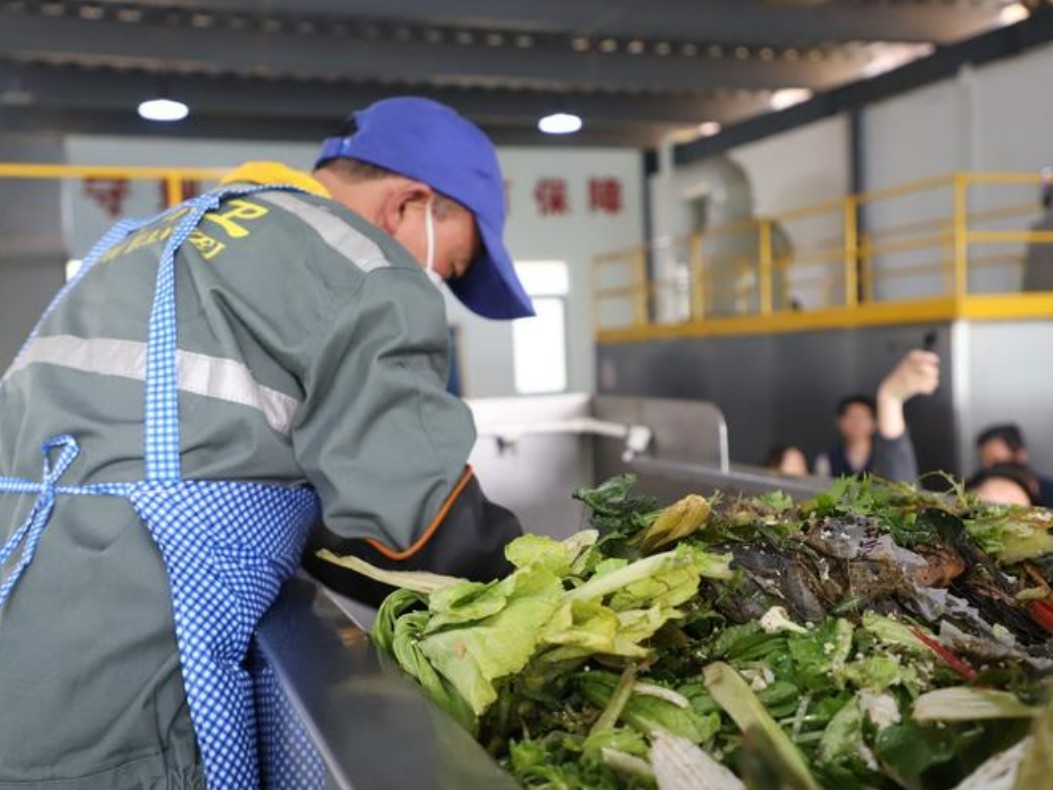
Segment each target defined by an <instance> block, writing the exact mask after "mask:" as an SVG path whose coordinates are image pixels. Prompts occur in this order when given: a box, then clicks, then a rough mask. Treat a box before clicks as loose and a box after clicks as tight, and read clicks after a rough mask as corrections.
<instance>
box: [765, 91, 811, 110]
mask: <svg viewBox="0 0 1053 790" xmlns="http://www.w3.org/2000/svg"><path fill="white" fill-rule="evenodd" d="M810 98H812V92H811V91H810V90H808V88H782V89H781V90H777V91H775V93H773V94H772V96H771V106H772V109H773V110H785V109H786V108H787V107H793V105H795V104H800V103H801V102H803V101H808V100H809V99H810Z"/></svg>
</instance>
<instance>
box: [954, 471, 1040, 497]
mask: <svg viewBox="0 0 1053 790" xmlns="http://www.w3.org/2000/svg"><path fill="white" fill-rule="evenodd" d="M965 487H966V489H967V490H969V491H972V492H973V493H975V494H976V495H977V496H978V497H979V498H980V501H982V502H986V503H988V504H990V505H1022V506H1023V507H1034V506H1036V505H1038V504H1040V503H1039V501H1038V497H1037V495H1036V494H1035V491H1036V490H1037V488H1038V481H1037V480H1036V479H1035V476H1034V475H1033V474H1032V473H1031V470H1030V469H1028V468H1027V467H1026V466H1022V465H1020V464H1014V463H1000V464H994V465H993V466H990V467H985V468H983V469H981V470H980V471H979V472H977V473H976V474H975V475H973V476H972V477H971V478H970V479H969V480H968V481H967V482H966V484H965Z"/></svg>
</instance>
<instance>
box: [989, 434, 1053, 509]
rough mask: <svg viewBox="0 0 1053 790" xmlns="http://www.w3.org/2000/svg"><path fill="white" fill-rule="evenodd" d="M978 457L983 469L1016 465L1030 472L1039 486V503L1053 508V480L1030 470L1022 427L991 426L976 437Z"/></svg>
mask: <svg viewBox="0 0 1053 790" xmlns="http://www.w3.org/2000/svg"><path fill="white" fill-rule="evenodd" d="M976 455H977V458H978V460H979V461H980V468H981V469H990V468H991V467H993V466H996V465H999V464H1016V465H1018V466H1022V467H1024V468H1027V469H1028V470H1029V473H1030V474H1031V475H1032V476H1033V477H1034V480H1035V484H1036V486H1037V498H1038V503H1039V504H1040V505H1042V506H1043V507H1053V480H1050V479H1049V478H1048V477H1043V476H1042V475H1040V474H1038V473H1036V472H1034V471H1033V470H1030V468H1029V465H1030V460H1031V459H1030V457H1029V456H1028V452H1027V445H1026V444H1025V442H1024V433H1023V431H1021V430H1020V426H1019V425H1017V424H1015V423H1011V422H1007V423H1001V424H999V425H991V426H989V427H988V428H985V429H984V430H983V431H981V432H980V435H979V436H977V437H976Z"/></svg>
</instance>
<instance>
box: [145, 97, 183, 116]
mask: <svg viewBox="0 0 1053 790" xmlns="http://www.w3.org/2000/svg"><path fill="white" fill-rule="evenodd" d="M189 114H190V108H189V107H187V106H186V105H185V104H183V102H181V101H173V100H172V99H149V100H148V101H144V102H143V103H142V104H140V105H139V116H140V117H141V118H144V119H145V120H147V121H181V120H183V119H184V118H186V117H187V115H189Z"/></svg>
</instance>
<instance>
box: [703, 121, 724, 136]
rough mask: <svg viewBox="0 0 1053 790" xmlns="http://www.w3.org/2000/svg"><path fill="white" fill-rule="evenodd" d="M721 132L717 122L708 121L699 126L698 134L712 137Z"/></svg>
mask: <svg viewBox="0 0 1053 790" xmlns="http://www.w3.org/2000/svg"><path fill="white" fill-rule="evenodd" d="M719 132H720V124H719V123H717V122H716V121H706V122H705V123H700V124H699V125H698V133H699V135H700V136H702V137H712V136H713V135H715V134H718V133H719Z"/></svg>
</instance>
